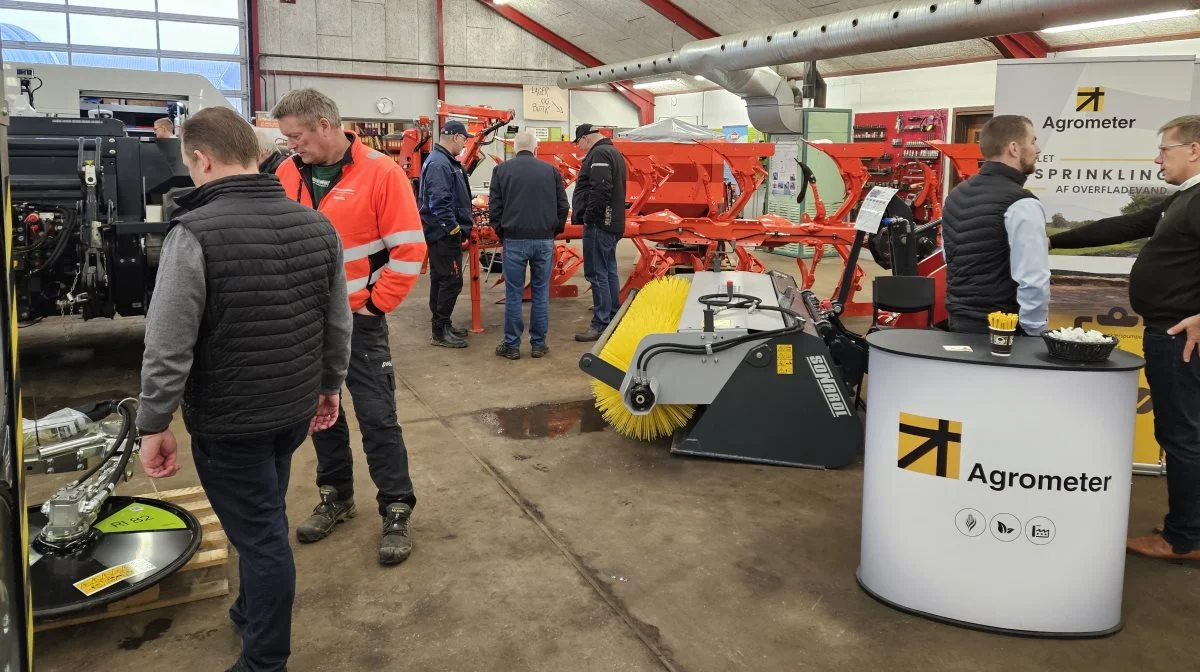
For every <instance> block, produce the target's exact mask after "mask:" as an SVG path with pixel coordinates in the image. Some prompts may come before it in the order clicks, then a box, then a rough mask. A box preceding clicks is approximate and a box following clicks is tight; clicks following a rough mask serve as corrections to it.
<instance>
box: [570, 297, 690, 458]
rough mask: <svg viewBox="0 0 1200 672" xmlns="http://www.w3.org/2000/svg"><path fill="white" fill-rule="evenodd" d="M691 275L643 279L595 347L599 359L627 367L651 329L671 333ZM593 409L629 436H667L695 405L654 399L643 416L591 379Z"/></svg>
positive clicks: (656, 332)
mask: <svg viewBox="0 0 1200 672" xmlns="http://www.w3.org/2000/svg"><path fill="white" fill-rule="evenodd" d="M689 289H691V280H690V279H689V278H687V277H686V276H678V275H671V276H667V277H663V278H658V279H656V280H652V281H651V282H649V283H646V286H645V287H643V288H642V289H641V291H639V292H638V293H637V294H636V295H634V298H633V303H632V304H631V305H630V306H629V310H627V311H625V316H624V317H623V318H622V319H621V321H620V322H619V323H618V324H617V328H616V329H615V330H614V331H613V333H612V335H611V336H610V337H609V339H608V343H606V344H605V345H604V349H603V350H601V351H600V359H602V360H604V361H606V362H608V363H609V364H612V365H613V366H615V367H617V368H618V369H620V370H622V371H628V370H629V368H630V367H631V366H632V363H631V360H632V359H633V355H634V353H635V352H637V347H638V344H639V343H641V341H642V339H643V338H645V337H646V336H649V335H650V334H664V333H671V334H673V333H675V332H676V331H677V330H678V328H679V318H680V317H681V316H682V315H683V308H684V304H685V303H686V302H687V297H688V290H689ZM592 396H594V397H595V399H596V408H598V409H600V413H601V414H602V415H603V416H604V419H605V420H606V421H608V424H609V425H611V426H612V428H613V429H615V430H617V431H618V432H620V433H621V434H624V435H625V436H628V437H630V438H634V439H641V440H643V441H652V440H654V439H657V438H661V437H665V436H670V435H671V434H673V433H674V432H675V430H676V429H679V428H681V427H683V426H684V425H686V424H687V423H688V421H689V420H691V418H692V414H693V413H695V412H696V407H695V406H689V405H671V404H659V405H657V406H655V407H654V408H653V409H651V411H650V412H649V413H648V414H646V415H634V414H633V413H632V412H630V411H629V409H628V408H625V404H624V402H622V400H621V393H620V392H619V391H617V390H614V389H613V388H611V387H609V386H608V385H605V384H604V383H602V382H600V381H598V380H593V381H592Z"/></svg>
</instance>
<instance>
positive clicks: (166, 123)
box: [154, 117, 175, 131]
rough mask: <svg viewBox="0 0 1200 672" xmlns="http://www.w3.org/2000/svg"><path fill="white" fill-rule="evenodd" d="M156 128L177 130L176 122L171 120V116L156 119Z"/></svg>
mask: <svg viewBox="0 0 1200 672" xmlns="http://www.w3.org/2000/svg"><path fill="white" fill-rule="evenodd" d="M154 127H155V128H165V129H167V130H168V131H174V130H175V122H173V121H171V119H170V117H159V118H158V119H155V120H154Z"/></svg>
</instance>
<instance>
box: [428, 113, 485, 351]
mask: <svg viewBox="0 0 1200 672" xmlns="http://www.w3.org/2000/svg"><path fill="white" fill-rule="evenodd" d="M473 137H475V136H473V135H471V134H470V133H468V132H467V127H466V126H464V125H463V123H462V122H461V121H453V120H452V121H447V122H446V125H445V126H443V127H442V134H441V137H440V138H439V139H438V141H437V144H435V145H434V146H433V151H431V152H429V156H427V157H426V158H425V163H424V165H422V166H421V192H420V194H419V195H418V197H417V204H418V205H419V206H420V208H421V226H422V227H423V228H424V230H425V243H426V244H427V245H428V246H429V310H430V312H432V313H433V338H432V339H430V341H429V342H430V344H432V345H440V346H442V347H444V348H465V347H467V342H466V340H464V339H463V337H464V336H466V335H467V330H466V329H460V328H457V327H455V326H454V324H453V323H452V322H451V319H450V318H451V316H452V315H453V314H454V304H455V303H456V302H457V301H458V295H459V294H461V293H462V286H463V267H462V261H463V259H462V257H463V252H462V250H463V242H464V241H466V240H467V239H468V238H470V236H471V225H472V223H473V222H474V220H473V219H472V217H471V189H470V182H469V181H468V179H467V174H466V171H464V170H463V167H462V164H461V163H459V161H458V155H459V154H462V152H463V150H464V149H466V147H467V139H468V138H473Z"/></svg>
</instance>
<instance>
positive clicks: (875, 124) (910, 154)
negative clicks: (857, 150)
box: [853, 109, 948, 222]
mask: <svg viewBox="0 0 1200 672" xmlns="http://www.w3.org/2000/svg"><path fill="white" fill-rule="evenodd" d="M947 118H948V110H944V109H943V110H906V111H897V112H870V113H863V114H856V115H854V130H853V133H854V141H855V142H873V143H879V142H882V143H884V144H886V145H888V146H889V148H894V151H891V152H889V153H887V154H884V155H883V156H881V157H880V158H879V159H864V160H863V161H864V164H865V165H866V167H867V172H868V173H869V174H870V175H871V178H872V179H871V181H870V182H868V183H867V189H865V190H864V192H863V197H866V195H867V193H869V192H870V189H871V188H872V187H878V186H883V187H890V188H892V189H898V190H899V193H898V194H897V195H898V196H899V197H900V198H901V199H903V200H906V201H910V200H913V199H915V198H916V197H917V196H918V195H919V194H920V192H921V190H922V189H923V187H924V186H925V181H926V175H925V171H924V170H923V169H922V168H921V165H924V166H926V167H928V168H929V169H931V170H932V171H933V175H934V180H935V184H934V185H933V190H934V192H935V193H937V194H938V195H940V194H941V191H942V187H943V185H944V183H945V168H944V163H945V162H944V161H942V160H941V155H940V154H938V152H937V150H935V149H932V148H930V147H929V145H927V144H925V141H926V140H945V139H946V133H947V128H946V120H947ZM919 164H920V165H919ZM913 214H914V215H916V218H917V220H918V221H920V222H925V221H928V220H929V218H930V217H931V216H932V215H933V212H932V208H931V207H930V205H929V203H928V202H926V203H925V204H924V205H922V206H920V207H917V208H916V211H915V212H914V213H913Z"/></svg>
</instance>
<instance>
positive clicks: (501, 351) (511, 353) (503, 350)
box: [496, 343, 521, 359]
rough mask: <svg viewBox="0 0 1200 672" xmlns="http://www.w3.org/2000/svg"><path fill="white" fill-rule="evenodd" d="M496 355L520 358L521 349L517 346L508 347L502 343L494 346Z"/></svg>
mask: <svg viewBox="0 0 1200 672" xmlns="http://www.w3.org/2000/svg"><path fill="white" fill-rule="evenodd" d="M496 356H497V357H503V358H505V359H520V358H521V351H520V350H519V349H517V348H513V347H509V346H507V345H505V344H503V343H501V344H500V345H497V346H496Z"/></svg>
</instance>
